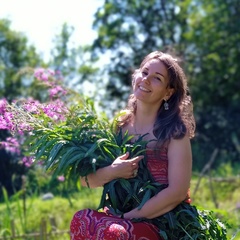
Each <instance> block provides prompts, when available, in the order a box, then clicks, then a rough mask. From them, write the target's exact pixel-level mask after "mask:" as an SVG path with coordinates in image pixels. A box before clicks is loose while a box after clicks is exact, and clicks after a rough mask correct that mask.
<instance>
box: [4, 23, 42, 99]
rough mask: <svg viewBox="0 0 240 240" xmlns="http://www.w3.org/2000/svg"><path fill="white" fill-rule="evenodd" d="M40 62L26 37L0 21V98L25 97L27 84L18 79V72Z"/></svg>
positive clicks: (23, 80)
mask: <svg viewBox="0 0 240 240" xmlns="http://www.w3.org/2000/svg"><path fill="white" fill-rule="evenodd" d="M41 63H42V62H41V60H40V57H39V56H38V54H37V53H36V49H35V47H34V46H28V41H27V38H26V36H24V35H23V34H22V33H20V32H16V31H12V30H11V29H10V21H9V20H6V19H2V20H0V70H1V71H0V98H2V97H6V98H7V99H8V100H10V101H11V100H12V99H13V98H15V97H16V96H18V97H19V96H22V95H26V94H27V93H26V92H27V90H29V89H28V87H29V82H28V81H26V80H25V79H23V78H20V77H19V75H18V74H17V73H18V71H19V70H20V69H21V68H23V67H27V66H31V67H35V66H38V65H40V64H41Z"/></svg>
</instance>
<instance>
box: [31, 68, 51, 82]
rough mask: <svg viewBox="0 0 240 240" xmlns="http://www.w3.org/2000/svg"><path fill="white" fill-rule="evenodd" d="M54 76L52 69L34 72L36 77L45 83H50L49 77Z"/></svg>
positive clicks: (39, 69)
mask: <svg viewBox="0 0 240 240" xmlns="http://www.w3.org/2000/svg"><path fill="white" fill-rule="evenodd" d="M54 75H55V73H54V71H53V70H51V69H44V68H37V69H35V71H34V77H35V78H37V79H38V80H40V81H44V82H47V81H48V79H49V76H54Z"/></svg>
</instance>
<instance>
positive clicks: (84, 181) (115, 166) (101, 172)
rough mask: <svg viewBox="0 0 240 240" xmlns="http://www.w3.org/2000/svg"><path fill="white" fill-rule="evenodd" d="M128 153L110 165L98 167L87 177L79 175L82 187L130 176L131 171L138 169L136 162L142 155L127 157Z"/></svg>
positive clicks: (95, 185) (99, 185)
mask: <svg viewBox="0 0 240 240" xmlns="http://www.w3.org/2000/svg"><path fill="white" fill-rule="evenodd" d="M128 157H129V153H128V152H127V153H126V154H124V155H122V156H120V157H118V158H117V159H116V160H115V161H114V162H113V163H112V164H111V165H109V166H107V167H103V168H100V169H98V170H97V171H96V172H95V173H91V174H89V175H88V176H87V177H81V178H80V181H81V185H82V186H84V187H90V188H96V187H101V186H103V185H104V184H105V183H108V182H110V181H111V180H113V179H116V178H126V179H128V178H132V177H134V176H133V172H134V171H135V170H137V169H138V162H139V161H140V160H141V159H143V157H144V156H142V155H141V156H138V157H134V158H132V159H128Z"/></svg>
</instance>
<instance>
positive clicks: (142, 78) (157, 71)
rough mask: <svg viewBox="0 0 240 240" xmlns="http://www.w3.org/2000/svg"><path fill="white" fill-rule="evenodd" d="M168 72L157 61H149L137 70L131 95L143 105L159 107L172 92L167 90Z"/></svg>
mask: <svg viewBox="0 0 240 240" xmlns="http://www.w3.org/2000/svg"><path fill="white" fill-rule="evenodd" d="M168 82H169V80H168V72H167V69H166V67H165V65H164V64H163V63H162V62H161V61H160V60H158V59H151V60H150V61H148V62H146V63H145V64H144V66H143V67H142V68H141V69H139V72H138V73H137V74H136V75H135V78H134V81H133V94H134V95H135V97H136V98H137V99H138V100H140V101H142V102H145V103H150V104H158V105H159V106H160V105H161V103H162V101H163V99H165V100H168V99H169V98H170V97H171V94H172V92H173V90H172V89H169V88H168Z"/></svg>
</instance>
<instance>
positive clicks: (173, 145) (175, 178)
mask: <svg viewBox="0 0 240 240" xmlns="http://www.w3.org/2000/svg"><path fill="white" fill-rule="evenodd" d="M191 175H192V152H191V145H190V140H189V138H188V137H187V136H185V137H184V138H183V139H178V140H176V139H172V140H171V141H170V143H169V147H168V181H169V186H168V187H167V188H165V189H164V190H162V191H161V192H159V193H158V194H157V195H156V196H154V197H152V198H151V199H149V200H148V201H147V202H146V203H145V204H144V206H143V207H142V208H141V210H138V209H137V208H135V209H133V210H131V211H130V212H128V213H125V214H124V218H128V219H131V218H141V217H145V218H149V219H151V218H155V217H158V216H161V215H163V214H164V213H166V212H169V211H170V210H172V209H173V208H175V207H176V206H177V205H178V204H179V203H180V202H182V201H183V200H184V199H185V198H186V195H187V191H188V189H189V187H190V180H191Z"/></svg>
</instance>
